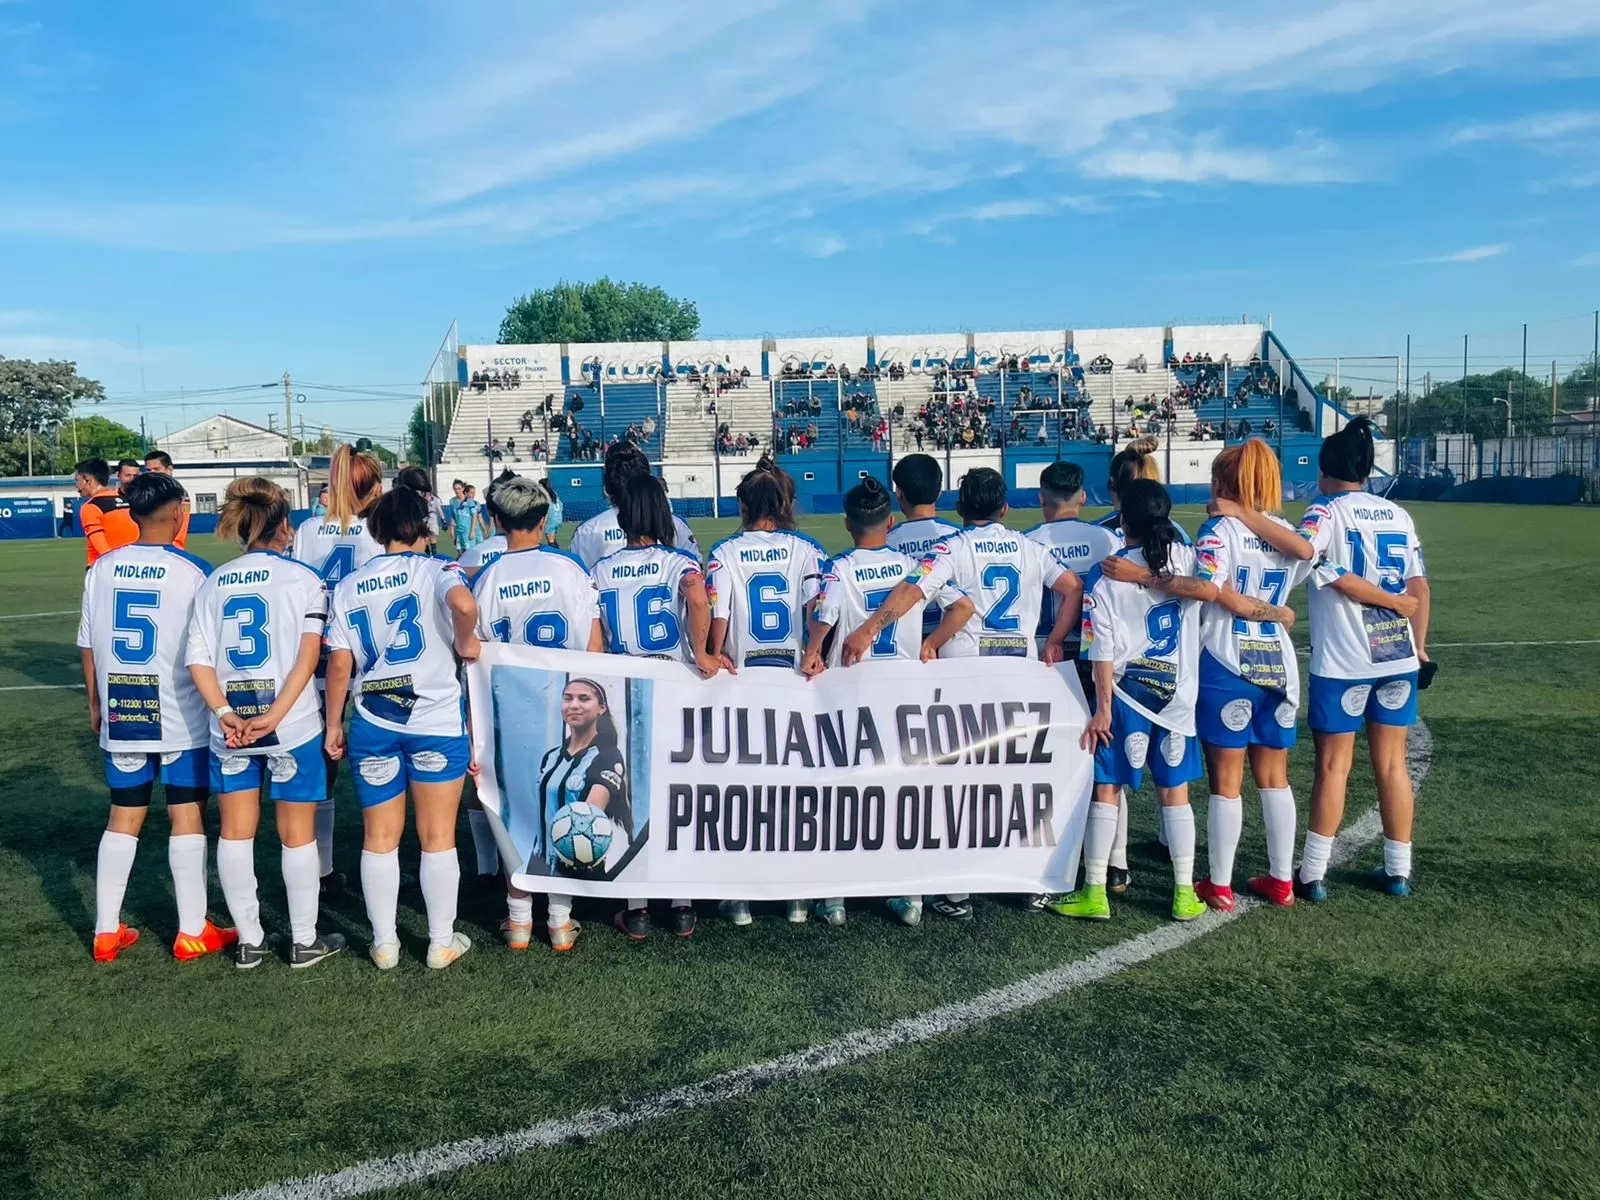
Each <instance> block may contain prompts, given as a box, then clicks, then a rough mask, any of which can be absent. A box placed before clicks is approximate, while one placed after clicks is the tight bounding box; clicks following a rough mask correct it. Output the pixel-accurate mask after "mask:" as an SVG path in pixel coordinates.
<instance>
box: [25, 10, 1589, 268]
mask: <svg viewBox="0 0 1600 1200" xmlns="http://www.w3.org/2000/svg"><path fill="white" fill-rule="evenodd" d="M384 11H385V27H384V30H383V33H384V35H385V36H384V37H383V38H382V39H375V38H372V37H370V36H369V35H370V34H371V33H372V31H371V30H370V29H368V28H365V27H364V26H363V22H366V21H369V20H370V11H368V10H367V9H365V8H359V7H358V8H354V9H349V10H337V9H336V10H334V11H331V12H329V13H327V14H324V15H323V16H321V17H320V18H319V19H318V20H317V21H296V22H292V23H290V27H286V28H277V29H275V30H274V32H275V34H276V35H277V36H280V37H285V38H288V37H291V36H292V37H295V38H301V39H304V40H305V42H306V46H305V47H304V48H305V49H306V50H307V51H308V52H309V53H308V56H307V61H312V62H316V61H322V59H323V58H326V57H328V56H330V55H331V56H334V57H336V58H337V61H338V62H339V63H340V69H339V70H338V71H337V72H332V73H329V74H327V75H324V76H312V75H308V77H307V83H306V86H307V88H308V89H311V90H314V91H315V94H316V99H317V102H318V103H317V104H316V105H315V113H316V120H315V121H314V122H312V123H311V124H309V125H308V126H307V127H306V128H304V129H296V128H291V129H287V130H285V131H283V133H284V136H283V137H281V138H280V139H279V140H278V142H277V143H276V144H277V145H278V147H279V149H278V150H277V151H276V152H275V153H274V154H273V155H269V156H259V155H258V156H256V157H255V158H251V159H247V160H241V161H238V162H231V163H224V164H218V165H216V166H215V167H214V166H213V164H210V163H208V164H207V168H206V174H205V176H204V178H203V179H202V178H198V177H197V178H195V179H186V178H182V177H180V176H173V177H172V184H171V186H172V189H173V190H172V191H171V192H170V193H167V194H165V195H161V194H156V195H152V196H149V197H148V198H147V199H146V200H144V201H143V202H134V201H120V202H116V203H101V202H100V200H99V198H98V197H95V198H94V199H92V200H79V201H76V202H75V201H74V197H73V195H72V194H71V193H67V194H63V195H53V194H50V193H49V192H48V191H47V192H46V193H45V194H44V195H42V196H41V195H35V196H33V197H21V196H18V197H13V198H9V199H8V198H6V197H3V196H0V233H10V234H13V235H18V236H28V237H37V238H51V239H56V240H69V241H78V242H90V243H95V244H104V245H116V246H136V247H159V248H163V249H186V250H194V251H216V250H229V249H234V248H240V247H259V246H263V245H282V244H293V243H309V244H317V243H326V242H338V241H357V240H380V239H381V240H396V241H399V240H434V241H438V240H442V239H447V238H448V239H466V240H472V241H475V242H505V241H530V240H537V239H541V238H550V237H559V236H567V235H571V234H574V233H576V232H579V231H581V230H584V229H588V228H593V227H598V226H604V225H607V224H614V223H617V222H619V221H623V220H626V221H629V222H631V223H633V224H634V225H638V224H641V223H650V222H670V221H685V220H694V221H699V222H702V223H708V224H709V223H715V224H716V225H717V226H718V227H719V228H722V229H724V230H726V229H732V228H740V229H744V230H748V231H750V232H752V233H754V232H756V231H762V230H774V229H777V230H781V229H783V228H785V227H786V226H789V225H792V224H793V223H794V222H795V220H796V218H795V217H794V216H793V215H792V214H793V213H794V212H795V211H796V209H798V208H804V209H808V210H810V213H811V214H813V215H811V216H808V217H806V218H804V219H805V220H807V221H814V222H815V223H816V224H817V225H818V226H822V227H828V228H830V229H831V228H837V229H840V230H841V231H842V232H841V233H838V234H833V233H831V232H830V233H829V234H825V235H819V237H818V238H817V239H816V240H815V245H817V246H825V245H826V244H827V240H828V238H829V237H837V238H838V239H839V240H841V241H843V240H844V239H846V238H848V239H850V240H852V241H856V240H859V237H860V236H862V235H858V234H857V232H856V231H855V230H853V229H851V228H849V227H848V226H847V225H846V224H845V221H844V218H843V216H842V215H841V214H843V213H844V212H845V211H847V210H852V211H851V217H852V219H854V220H857V221H858V222H860V221H864V220H869V219H870V218H868V217H864V216H861V215H859V208H860V205H859V202H860V201H863V200H870V199H877V198H887V197H893V198H897V199H900V200H903V201H906V202H907V203H908V204H909V206H910V208H911V211H910V212H909V213H907V212H901V213H900V214H898V215H897V216H896V217H895V219H894V220H893V222H892V224H894V225H895V226H896V227H898V228H901V229H905V228H908V227H909V228H912V229H917V230H920V231H922V232H924V233H930V232H931V231H933V230H938V229H941V228H943V227H945V226H947V225H950V224H952V223H954V222H958V221H966V222H984V221H997V220H1015V219H1026V218H1029V217H1042V216H1047V215H1049V214H1050V213H1052V212H1058V211H1060V210H1061V209H1062V208H1067V209H1074V210H1076V211H1095V210H1096V208H1097V206H1099V205H1100V204H1101V203H1102V202H1101V201H1100V200H1097V199H1095V198H1093V197H1091V196H1081V195H1073V194H1072V189H1073V186H1074V185H1073V182H1072V180H1073V179H1074V178H1075V177H1088V178H1091V179H1112V180H1123V181H1128V182H1130V183H1133V182H1144V183H1158V184H1161V185H1163V186H1164V187H1165V188H1167V190H1169V191H1170V190H1173V189H1175V188H1181V187H1187V186H1192V185H1196V184H1229V185H1243V186H1250V185H1260V184H1267V183H1272V184H1297V185H1302V186H1309V185H1316V184H1324V183H1330V182H1337V181H1343V180H1349V179H1352V178H1355V177H1357V176H1358V175H1370V174H1372V173H1373V166H1372V163H1373V155H1372V154H1371V153H1370V152H1365V151H1363V150H1362V149H1361V148H1360V147H1350V146H1339V145H1336V144H1334V143H1333V142H1332V141H1330V140H1326V139H1325V138H1323V137H1319V136H1318V135H1315V134H1309V133H1307V134H1301V135H1299V136H1294V137H1292V138H1290V140H1288V141H1287V143H1284V142H1282V141H1281V140H1280V139H1281V138H1282V137H1283V136H1285V135H1282V134H1280V135H1276V136H1274V137H1271V138H1270V139H1269V140H1268V142H1267V144H1252V143H1241V142H1240V137H1241V136H1242V135H1241V134H1240V133H1239V132H1238V131H1240V130H1244V129H1250V128H1257V129H1258V128H1261V127H1263V126H1262V122H1261V120H1260V112H1261V110H1262V109H1268V108H1271V107H1272V106H1274V105H1275V104H1276V103H1277V102H1278V101H1279V100H1280V99H1281V100H1282V101H1284V102H1285V104H1286V105H1287V104H1288V103H1290V102H1299V101H1303V100H1304V99H1305V98H1306V97H1315V96H1318V95H1321V94H1326V93H1329V92H1355V91H1359V90H1361V89H1364V88H1368V87H1373V86H1376V85H1387V84H1397V85H1403V86H1415V85H1416V84H1417V83H1418V82H1419V81H1426V80H1427V79H1428V78H1429V77H1431V76H1435V75H1440V74H1444V73H1447V72H1451V71H1458V70H1470V69H1477V68H1484V69H1491V70H1497V71H1504V70H1505V69H1506V64H1507V62H1508V61H1513V60H1514V59H1515V58H1516V56H1518V55H1519V54H1526V53H1528V52H1530V51H1532V50H1536V49H1537V50H1543V49H1546V48H1551V47H1555V48H1559V49H1560V50H1562V51H1563V52H1564V53H1570V54H1573V55H1574V56H1578V55H1580V54H1581V53H1582V51H1583V50H1584V49H1585V48H1588V47H1591V46H1593V45H1594V44H1595V43H1597V42H1600V5H1597V4H1595V3H1593V0H1522V2H1519V3H1517V4H1506V3H1505V2H1504V0H1407V2H1406V3H1403V4H1397V3H1394V2H1393V0H1382V2H1380V0H1307V2H1306V3H1302V4H1297V5H1292V6H1288V7H1280V8H1278V9H1270V10H1262V9H1261V8H1260V6H1259V5H1257V4H1254V3H1246V2H1245V0H1199V2H1198V3H1197V4H1195V5H1192V6H1187V7H1185V8H1182V9H1177V8H1175V7H1174V6H1173V5H1171V4H1170V3H1163V2H1160V0H1127V2H1126V3H1124V4H1119V5H1104V6H1072V5H1062V4H1059V3H1055V2H1053V0H1017V2H1016V3H1014V4H1012V5H1008V6H1001V7H999V8H994V9H991V10H989V11H984V12H974V11H973V10H972V9H971V8H970V7H969V6H966V5H963V4H959V3H957V2H956V0H924V2H923V4H922V5H921V6H919V7H918V8H917V9H916V12H915V15H916V18H917V19H916V20H915V21H907V20H906V19H905V18H906V16H907V13H908V11H909V10H908V9H907V8H906V6H904V4H903V3H900V2H897V0H803V2H802V0H595V3H592V4H590V5H587V6H583V7H582V8H580V9H576V10H571V9H569V10H566V11H562V10H560V9H555V10H552V9H551V8H550V7H549V6H532V5H518V4H512V3H509V2H508V0H501V2H499V3H489V2H487V0H486V2H485V3H483V4H479V5H469V6H453V7H450V8H448V9H447V8H445V7H444V6H442V5H441V4H439V3H437V2H436V0H395V3H394V4H393V5H391V6H385V10H384ZM1589 57H1590V59H1593V58H1594V56H1593V55H1590V56H1589ZM195 86H196V87H198V86H200V85H199V84H198V83H197V84H196V85H195ZM197 103H198V98H197ZM1241 110H1244V111H1241ZM1592 115H1593V114H1584V113H1558V114H1549V115H1547V116H1546V117H1543V118H1524V119H1523V122H1522V126H1523V127H1522V128H1521V130H1520V133H1521V135H1522V136H1525V137H1529V138H1536V139H1544V140H1545V141H1547V142H1549V143H1551V144H1554V143H1556V142H1559V141H1560V140H1561V139H1562V138H1576V137H1578V136H1580V134H1581V132H1582V130H1580V129H1579V128H1578V125H1577V124H1576V123H1577V122H1580V121H1581V120H1587V119H1588V117H1589V116H1592ZM1516 125H1518V122H1503V123H1500V125H1499V126H1496V125H1481V126H1468V127H1467V128H1465V129H1462V130H1459V131H1457V133H1456V134H1455V139H1456V140H1457V141H1459V142H1460V143H1462V144H1465V143H1468V142H1473V141H1481V140H1488V139H1490V138H1496V137H1501V136H1514V135H1516V134H1517V133H1518V132H1519V131H1518V130H1516V129H1513V128H1512V127H1513V126H1516ZM1266 127H1268V128H1271V126H1270V124H1269V125H1267V126H1266ZM1584 128H1588V127H1587V126H1585V127H1584ZM1197 131H1200V132H1197ZM258 160H259V161H258ZM1358 164H1359V166H1358ZM46 165H47V164H46ZM226 168H231V169H226ZM1041 172H1045V173H1048V174H1049V175H1050V176H1051V177H1054V178H1059V179H1061V180H1062V191H1063V194H1062V195H1060V196H1056V197H1053V198H1047V199H1043V200H1041V199H1030V198H1027V197H1019V196H1013V195H1008V194H1006V189H1007V187H1009V186H1012V185H1010V184H1008V183H1007V181H1008V180H1010V179H1013V178H1016V177H1019V176H1021V175H1023V174H1024V173H1026V174H1029V175H1033V174H1037V173H1041ZM33 178H35V179H44V180H49V179H51V178H62V179H71V178H73V174H72V172H68V171H62V172H54V173H52V172H51V171H49V170H45V169H40V170H36V171H35V172H34V173H33ZM285 180H290V181H301V182H303V181H308V180H314V181H315V186H296V187H294V188H293V189H288V188H285V187H284V186H283V181H285ZM222 181H226V183H224V182H222ZM1030 183H1031V180H1030ZM47 186H48V185H47ZM122 190H123V194H125V195H137V194H138V193H137V190H136V189H133V188H125V189H122ZM1026 190H1028V191H1030V192H1032V193H1033V194H1035V195H1036V194H1037V192H1038V191H1039V189H1038V188H1037V187H1033V186H1030V187H1028V188H1027V189H1026ZM208 194H209V195H211V196H213V197H214V199H213V200H212V201H211V202H206V201H204V200H196V199H193V197H197V196H199V197H203V196H206V195H208ZM834 252H835V253H836V252H837V251H834Z"/></svg>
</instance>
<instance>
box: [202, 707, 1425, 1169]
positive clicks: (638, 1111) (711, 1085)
mask: <svg viewBox="0 0 1600 1200" xmlns="http://www.w3.org/2000/svg"><path fill="white" fill-rule="evenodd" d="M1432 762H1433V738H1432V736H1431V735H1430V734H1429V733H1428V727H1427V726H1426V725H1424V724H1422V723H1420V722H1419V723H1418V724H1417V726H1416V727H1415V728H1414V729H1413V730H1412V731H1411V737H1410V739H1409V740H1408V742H1407V745H1406V767H1407V770H1408V771H1409V773H1410V775H1411V783H1412V786H1413V787H1415V788H1420V787H1421V785H1422V781H1423V780H1424V779H1425V778H1427V774H1428V770H1429V768H1430V767H1431V765H1432ZM1382 831H1383V826H1382V823H1381V822H1380V821H1379V820H1378V812H1377V810H1376V809H1371V810H1369V811H1367V812H1366V813H1363V814H1362V816H1361V817H1360V818H1359V819H1358V820H1356V821H1355V822H1354V823H1353V824H1351V825H1350V826H1349V827H1348V828H1347V829H1345V830H1344V831H1343V832H1341V833H1340V834H1339V837H1338V839H1337V840H1336V841H1335V843H1334V848H1333V855H1332V862H1333V863H1334V865H1338V864H1341V863H1345V862H1348V861H1349V860H1350V859H1351V858H1352V857H1354V855H1355V854H1356V853H1357V852H1358V851H1359V850H1360V849H1361V848H1362V847H1363V846H1365V845H1367V844H1368V843H1369V842H1371V841H1372V840H1373V839H1374V838H1376V837H1377V836H1378V835H1379V834H1380V833H1381V832H1382ZM1255 907H1257V904H1256V902H1254V901H1251V900H1248V899H1245V898H1242V897H1241V899H1240V900H1239V905H1238V907H1237V908H1236V909H1235V910H1234V911H1233V912H1231V913H1220V912H1212V913H1207V914H1206V915H1205V916H1203V917H1201V918H1200V919H1199V920H1198V921H1192V922H1190V923H1188V924H1186V925H1163V926H1162V927H1161V928H1159V929H1153V930H1151V931H1150V932H1148V933H1142V934H1140V935H1139V936H1138V937H1134V938H1129V939H1128V940H1127V941H1125V942H1120V943H1118V944H1117V945H1115V946H1108V947H1106V948H1105V949H1104V950H1100V951H1097V952H1095V953H1094V954H1091V955H1090V956H1089V957H1088V958H1083V959H1079V960H1078V961H1076V962H1070V963H1067V964H1065V965H1063V966H1060V967H1055V968H1053V969H1051V970H1048V971H1041V972H1039V973H1038V974H1036V975H1029V976H1027V977H1026V978H1024V979H1019V980H1017V982H1015V983H1008V984H1006V985H1005V986H1004V987H998V988H994V989H992V990H990V991H987V992H984V993H983V994H982V995H979V996H974V997H973V998H972V999H970V1000H959V1001H956V1002H955V1003H953V1004H945V1005H941V1006H940V1007H938V1008H934V1009H930V1010H928V1011H927V1012H922V1013H917V1014H916V1015H915V1016H910V1017H905V1018H903V1019H901V1020H899V1021H895V1022H892V1023H891V1024H888V1025H883V1026H880V1027H879V1028H877V1029H861V1030H857V1031H856V1032H854V1033H847V1034H845V1035H844V1036H843V1037H841V1038H838V1039H836V1040H834V1041H831V1042H824V1043H822V1044H821V1045H818V1046H811V1047H809V1048H807V1049H805V1050H798V1051H796V1052H795V1053H793V1054H786V1055H784V1056H783V1057H781V1058H773V1059H768V1060H767V1061H766V1062H759V1063H753V1064H751V1065H750V1066H748V1067H739V1068H737V1069H735V1070H732V1071H725V1072H723V1073H722V1074H721V1075H713V1076H712V1077H711V1078H710V1079H706V1080H702V1081H701V1082H699V1083H689V1084H684V1085H683V1086H682V1087H675V1088H669V1089H668V1090H667V1091H664V1092H658V1093H656V1094H655V1095H653V1096H646V1097H644V1098H642V1099H640V1100H636V1101H633V1102H631V1103H625V1104H621V1105H618V1106H617V1107H615V1108H595V1109H589V1110H587V1111H585V1112H580V1113H576V1114H574V1115H572V1116H570V1117H557V1118H555V1119H554V1120H550V1121H541V1122H540V1123H539V1124H537V1125H530V1126H528V1127H527V1128H525V1129H517V1130H513V1131H512V1132H510V1133H501V1134H494V1135H492V1136H489V1137H474V1138H465V1139H463V1140H461V1141H458V1142H446V1143H445V1144H443V1145H440V1146H433V1147H430V1148H429V1149H426V1150H417V1151H413V1152H412V1153H409V1154H396V1155H393V1156H391V1157H388V1158H373V1159H368V1160H367V1161H366V1162H363V1163H357V1164H356V1165H355V1166H353V1167H347V1168H345V1169H344V1170H343V1171H337V1172H334V1173H333V1174H329V1175H306V1176H302V1177H300V1178H298V1179H285V1180H283V1181H281V1182H279V1183H270V1184H267V1185H266V1186H265V1187H260V1188H252V1189H250V1190H248V1191H243V1192H236V1193H234V1194H233V1195H232V1196H230V1197H228V1198H227V1200H335V1198H337V1197H346V1196H366V1195H370V1194H372V1193H373V1192H381V1191H387V1190H388V1189H390V1188H397V1187H404V1186H406V1185H407V1184H413V1183H420V1182H422V1181H424V1180H427V1179H434V1178H437V1177H439V1176H441V1175H449V1174H452V1173H454V1172H456V1171H462V1170H466V1169H467V1168H469V1167H477V1166H483V1165H484V1164H486V1163H494V1162H502V1161H504V1160H505V1159H508V1158H512V1157H515V1156H516V1155H519V1154H526V1153H528V1152H529V1151H532V1150H550V1149H554V1148H556V1147H559V1146H566V1145H571V1144H573V1143H575V1142H587V1141H589V1140H590V1139H592V1138H596V1137H600V1136H602V1135H604V1134H608V1133H616V1132H618V1131H620V1130H624V1129H629V1128H632V1127H634V1126H638V1125H645V1124H648V1123H650V1122H652V1121H659V1120H663V1119H665V1118H667V1117H671V1116H675V1115H677V1114H678V1113H682V1112H689V1111H691V1110H694V1109H698V1108H705V1107H708V1106H709V1105H713V1104H724V1103H726V1102H728V1101H730V1100H737V1099H739V1098H740V1097H743V1096H748V1095H750V1094H751V1093H752V1092H754V1091H757V1090H758V1089H761V1088H765V1087H767V1086H768V1085H770V1084H773V1083H777V1082H780V1081H782V1080H786V1079H798V1078H801V1077H803V1076H806V1075H815V1074H817V1073H818V1072H819V1071H827V1070H830V1069H831V1068H833V1067H839V1066H844V1065H845V1064H847V1063H853V1062H861V1061H862V1060H864V1059H869V1058H876V1057H878V1056H879V1055H881V1054H886V1053H887V1052H889V1051H890V1050H894V1049H897V1048H898V1047H900V1046H910V1045H915V1044H917V1043H919V1042H926V1041H928V1040H930V1039H932V1038H936V1037H941V1036H943V1035H945V1034H948V1033H958V1032H961V1031H962V1030H966V1029H972V1028H974V1027H976V1026H978V1025H982V1024H983V1023H984V1022H986V1021H991V1020H993V1019H994V1018H996V1017H1003V1016H1006V1015H1008V1014H1010V1013H1015V1012H1020V1011H1022V1010H1023V1009H1027V1008H1032V1007H1034V1006H1035V1005H1037V1004H1042V1003H1044V1002H1045V1001H1046V1000H1052V999H1054V998H1055V997H1057V996H1060V995H1063V994H1065V993H1067V992H1071V991H1076V990H1077V989H1079V988H1082V987H1086V986H1087V985H1089V984H1091V983H1094V982H1096V981H1098V980H1101V979H1106V978H1108V977H1110V976H1112V975H1116V974H1119V973H1121V972H1123V971H1126V970H1127V969H1128V968H1129V967H1134V966H1137V965H1138V964H1140V963H1142V962H1147V961H1149V960H1150V959H1152V958H1155V957H1156V956H1157V955H1158V954H1165V953H1166V952H1167V951H1169V950H1176V949H1178V947H1180V946H1185V945H1187V944H1188V943H1190V942H1192V941H1195V940H1196V939H1197V938H1202V937H1204V936H1205V935H1206V934H1208V933H1214V932H1215V931H1216V930H1218V929H1221V928H1222V927H1223V926H1224V925H1226V924H1228V923H1229V922H1231V921H1235V920H1237V919H1238V918H1239V917H1240V916H1241V915H1242V914H1244V913H1246V912H1248V911H1250V910H1251V909H1253V908H1255Z"/></svg>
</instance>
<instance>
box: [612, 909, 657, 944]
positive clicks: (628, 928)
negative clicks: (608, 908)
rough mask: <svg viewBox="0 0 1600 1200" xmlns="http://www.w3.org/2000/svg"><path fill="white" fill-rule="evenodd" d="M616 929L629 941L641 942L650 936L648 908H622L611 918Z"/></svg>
mask: <svg viewBox="0 0 1600 1200" xmlns="http://www.w3.org/2000/svg"><path fill="white" fill-rule="evenodd" d="M611 923H612V924H613V925H615V926H616V927H617V931H618V932H619V933H621V934H622V935H623V936H624V937H626V938H627V939H628V940H629V941H630V942H642V941H644V939H645V938H647V937H649V936H650V910H649V909H648V908H623V909H618V910H617V915H616V916H614V917H612V918H611Z"/></svg>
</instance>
